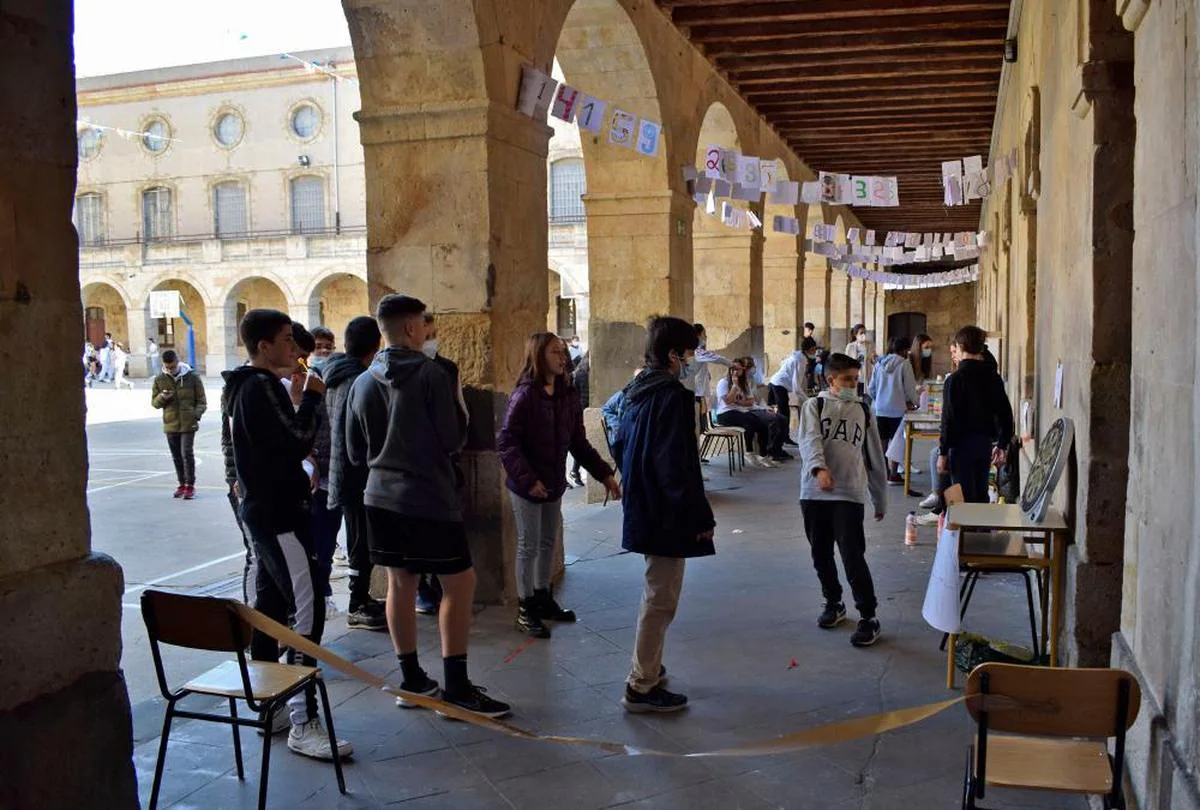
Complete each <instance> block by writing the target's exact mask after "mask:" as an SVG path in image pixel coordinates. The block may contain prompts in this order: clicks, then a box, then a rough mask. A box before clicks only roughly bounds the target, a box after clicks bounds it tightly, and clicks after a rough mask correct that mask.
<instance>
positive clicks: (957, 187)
mask: <svg viewBox="0 0 1200 810" xmlns="http://www.w3.org/2000/svg"><path fill="white" fill-rule="evenodd" d="M942 183H943V184H944V186H945V194H944V195H943V202H945V204H946V205H962V204H963V190H962V178H961V177H958V176H956V175H948V176H946V177H943V178H942Z"/></svg>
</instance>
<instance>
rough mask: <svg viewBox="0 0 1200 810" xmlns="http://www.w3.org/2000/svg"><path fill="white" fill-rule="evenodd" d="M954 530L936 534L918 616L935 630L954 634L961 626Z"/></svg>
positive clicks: (955, 532)
mask: <svg viewBox="0 0 1200 810" xmlns="http://www.w3.org/2000/svg"><path fill="white" fill-rule="evenodd" d="M958 535H959V530H958V529H952V528H943V529H942V531H941V534H940V535H939V537H938V544H937V551H936V552H935V553H934V555H933V567H932V568H931V569H930V571H929V584H928V585H927V586H926V587H925V603H924V605H922V607H921V616H923V617H924V619H925V621H926V622H928V623H929V625H930V626H931V627H933V628H934V629H935V630H941V631H942V632H943V633H957V632H958V631H959V630H960V629H961V624H960V619H959V603H958Z"/></svg>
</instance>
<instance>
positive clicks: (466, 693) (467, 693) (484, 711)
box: [442, 683, 512, 720]
mask: <svg viewBox="0 0 1200 810" xmlns="http://www.w3.org/2000/svg"><path fill="white" fill-rule="evenodd" d="M442 699H443V700H445V701H446V702H447V703H449V704H451V705H453V706H457V707H458V708H460V709H465V710H466V711H468V712H470V713H471V714H477V715H479V716H480V717H490V718H492V719H493V720H495V719H496V718H498V717H505V716H507V715H509V714H512V707H511V706H509V705H508V704H507V703H503V702H501V701H499V700H495V699H494V698H490V697H488V695H487V690H486V689H484V688H483V687H482V686H476V685H475V684H473V683H468V684H467V688H466V689H464V690H463V691H462V692H461V693H458V694H451V693H450V692H446V693H445V694H444V695H443V696H442Z"/></svg>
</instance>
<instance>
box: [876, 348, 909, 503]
mask: <svg viewBox="0 0 1200 810" xmlns="http://www.w3.org/2000/svg"><path fill="white" fill-rule="evenodd" d="M911 349H912V340H911V339H910V338H907V337H894V338H892V340H891V342H890V343H889V344H888V353H887V356H886V357H884V358H883V359H882V360H880V361H879V363H878V364H876V366H875V374H874V376H873V377H871V382H870V383H869V384H868V385H867V394H868V395H869V396H870V397H871V401H872V403H873V405H872V407H873V408H874V410H875V421H876V423H877V424H878V425H879V438H880V440H881V441H882V442H883V446H884V447H887V446H888V444H889V443H890V442H891V441H892V437H893V436H895V435H896V432H897V431H899V430H900V426H901V425H902V424H903V423H904V414H905V413H907V412H908V411H911V410H913V409H915V408H916V407H917V397H918V394H917V381H916V378H915V377H914V376H913V370H912V364H911V363H910V362H909V359H908V353H909V351H910V350H911ZM887 464H888V476H887V480H888V483H890V484H903V483H904V477H903V476H902V475H900V473H899V470H898V467H899V465H897V464H896V462H894V461H890V460H889V461H888V462H887Z"/></svg>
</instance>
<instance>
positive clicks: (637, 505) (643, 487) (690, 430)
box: [613, 317, 716, 712]
mask: <svg viewBox="0 0 1200 810" xmlns="http://www.w3.org/2000/svg"><path fill="white" fill-rule="evenodd" d="M697 331H698V330H695V329H693V327H692V326H691V325H690V324H688V322H687V321H684V320H680V319H679V318H669V317H659V318H654V319H652V320H651V321H650V324H649V326H648V329H647V335H646V368H645V369H643V370H642V372H641V373H640V374H638V375H637V377H635V378H634V380H633V382H631V383H630V384H629V385H628V386H626V388H625V409H624V411H623V413H622V415H621V426H620V428H619V430H618V431H617V436H616V438H615V441H614V443H613V450H614V456H615V457H616V458H617V459H619V460H620V467H621V474H622V476H623V484H624V489H625V493H624V501H623V504H624V511H625V515H624V524H623V530H622V537H621V546H622V547H623V548H624V549H625V550H626V551H632V552H633V553H635V554H642V555H644V556H645V559H646V573H645V577H646V585H645V590H644V591H643V593H642V604H641V609H640V611H639V613H638V624H637V636H636V639H635V641H634V652H633V667H632V670H631V671H630V673H629V677H628V679H627V680H626V682H625V696H624V698H623V699H622V703H623V704H624V706H625V708H626V709H627V710H629V711H631V712H676V711H680V710H681V709H684V708H686V707H687V697H686V696H684V695H681V694H678V693H675V692H671V691H668V690H667V689H666V688H665V686H664V685H663V683H664V680H665V673H666V670H665V669H664V667H663V666H662V658H663V646H664V643H665V642H666V635H667V628H668V627H670V625H671V621H672V619H674V618H675V611H676V609H677V608H678V607H679V596H680V593H681V591H682V589H683V572H684V567H685V564H686V562H687V560H688V558H691V557H704V556H709V555H712V554H714V553H716V552H715V549H714V548H713V529H714V527H715V526H716V521H715V520H714V519H713V512H712V507H710V506H709V503H708V498H707V497H706V496H705V494H704V481H703V479H702V478H701V474H700V453H699V450H698V448H697V445H696V416H695V413H696V412H695V404H694V402H693V399H692V392H690V391H689V390H688V389H686V388H684V386H683V384H682V383H681V382H680V380H681V378H684V377H686V376H687V371H688V365H689V364H690V363H691V362H693V358H694V356H695V352H696V347H697V346H698V345H699V339H698V338H697Z"/></svg>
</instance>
